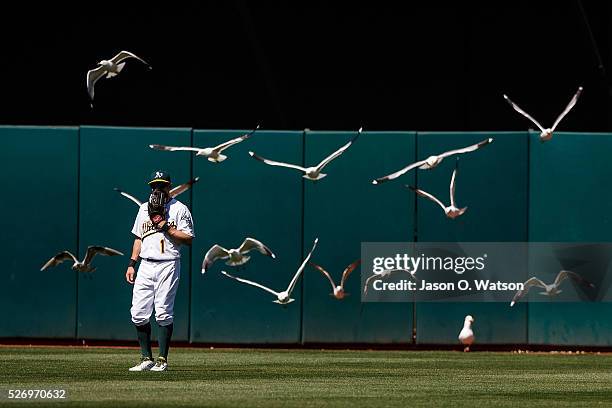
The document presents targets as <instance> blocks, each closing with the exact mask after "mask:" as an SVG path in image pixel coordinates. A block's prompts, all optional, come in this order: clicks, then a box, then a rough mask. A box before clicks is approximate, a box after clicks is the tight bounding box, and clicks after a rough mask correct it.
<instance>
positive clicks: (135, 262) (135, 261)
mask: <svg viewBox="0 0 612 408" xmlns="http://www.w3.org/2000/svg"><path fill="white" fill-rule="evenodd" d="M137 263H138V261H137V260H135V259H130V263H129V264H128V268H130V267H131V268H133V267H135V266H136V264H137Z"/></svg>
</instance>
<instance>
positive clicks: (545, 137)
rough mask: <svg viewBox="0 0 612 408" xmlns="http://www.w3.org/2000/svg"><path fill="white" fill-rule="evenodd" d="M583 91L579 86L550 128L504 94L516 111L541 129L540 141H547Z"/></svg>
mask: <svg viewBox="0 0 612 408" xmlns="http://www.w3.org/2000/svg"><path fill="white" fill-rule="evenodd" d="M581 93H582V87H579V88H578V91H576V93H575V94H574V96H573V97H572V99H571V100H570V101H569V103H568V104H567V106H566V107H565V109H564V110H563V112H561V114H560V115H559V117H558V118H557V120H555V123H554V124H553V125H552V127H551V128H548V129H544V126H542V125H540V123H539V122H538V121H537V120H535V119H534V118H533V117H532V116H531V115H529V114H528V113H527V112H525V111H524V110H522V109H521V108H520V107H519V106H518V105H517V104H516V103H514V102H512V101H511V100H510V98H508V96H507V95H504V99H505V100H506V101H507V102H508V103H509V104H510V106H512V108H513V109H514V110H515V111H517V112H518V113H520V114H521V115H523V116H524V117H526V118H527V119H529V120H530V121H532V122H533V123H534V124H535V125H536V126H537V127H538V128H539V129H540V132H541V133H540V141H541V142H546V141H547V140H550V139H552V137H553V132H554V131H555V129H556V128H557V126H558V125H559V122H561V119H563V118H564V117H565V115H567V114H568V113H569V111H570V110H572V108H573V107H574V105H576V102H578V98H579V97H580V94H581Z"/></svg>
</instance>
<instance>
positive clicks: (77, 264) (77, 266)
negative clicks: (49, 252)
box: [40, 246, 123, 272]
mask: <svg viewBox="0 0 612 408" xmlns="http://www.w3.org/2000/svg"><path fill="white" fill-rule="evenodd" d="M97 254H100V255H106V256H115V255H123V253H121V252H119V251H117V250H115V249H112V248H107V247H103V246H90V247H88V248H87V253H86V254H85V259H84V260H83V261H82V262H81V261H79V260H78V259H77V258H76V256H74V255H72V253H70V252H69V251H62V252H60V253H58V254H57V255H55V256H54V257H53V258H51V259H49V260H48V261H47V263H46V264H44V265H43V267H42V268H40V270H41V271H44V270H45V269H47V268H49V267H52V266H56V265H59V264H61V263H62V262H64V261H65V260H67V259H71V260H72V262H73V264H72V269H73V270H75V271H78V272H93V271H95V270H96V268H93V267H92V266H91V261H93V258H94V256H96V255H97Z"/></svg>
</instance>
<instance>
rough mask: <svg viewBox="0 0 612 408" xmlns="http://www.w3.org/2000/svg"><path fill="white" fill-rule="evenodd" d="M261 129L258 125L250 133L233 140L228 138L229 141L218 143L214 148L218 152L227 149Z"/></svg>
mask: <svg viewBox="0 0 612 408" xmlns="http://www.w3.org/2000/svg"><path fill="white" fill-rule="evenodd" d="M257 129H259V125H257V127H256V128H255V129H253V130H251V131H250V132H249V133H245V134H244V135H242V136H240V137H237V138H235V139H232V140H228V141H227V142H223V143H221V144H220V145H217V146H215V147H213V150H214V151H216V152H217V153H220V152H222V151H223V150H225V149H227V148H228V147H230V146H233V145H235V144H236V143H240V142H242V141H244V140H247V139H248V138H249V137H251V136H252V135H253V133H255V131H256V130H257Z"/></svg>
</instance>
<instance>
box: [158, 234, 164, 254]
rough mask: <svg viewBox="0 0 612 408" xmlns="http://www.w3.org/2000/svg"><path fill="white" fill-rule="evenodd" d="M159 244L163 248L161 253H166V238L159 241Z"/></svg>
mask: <svg viewBox="0 0 612 408" xmlns="http://www.w3.org/2000/svg"><path fill="white" fill-rule="evenodd" d="M159 246H160V247H161V248H160V249H161V253H162V254H163V253H164V240H163V238H162V239H161V241H159Z"/></svg>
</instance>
